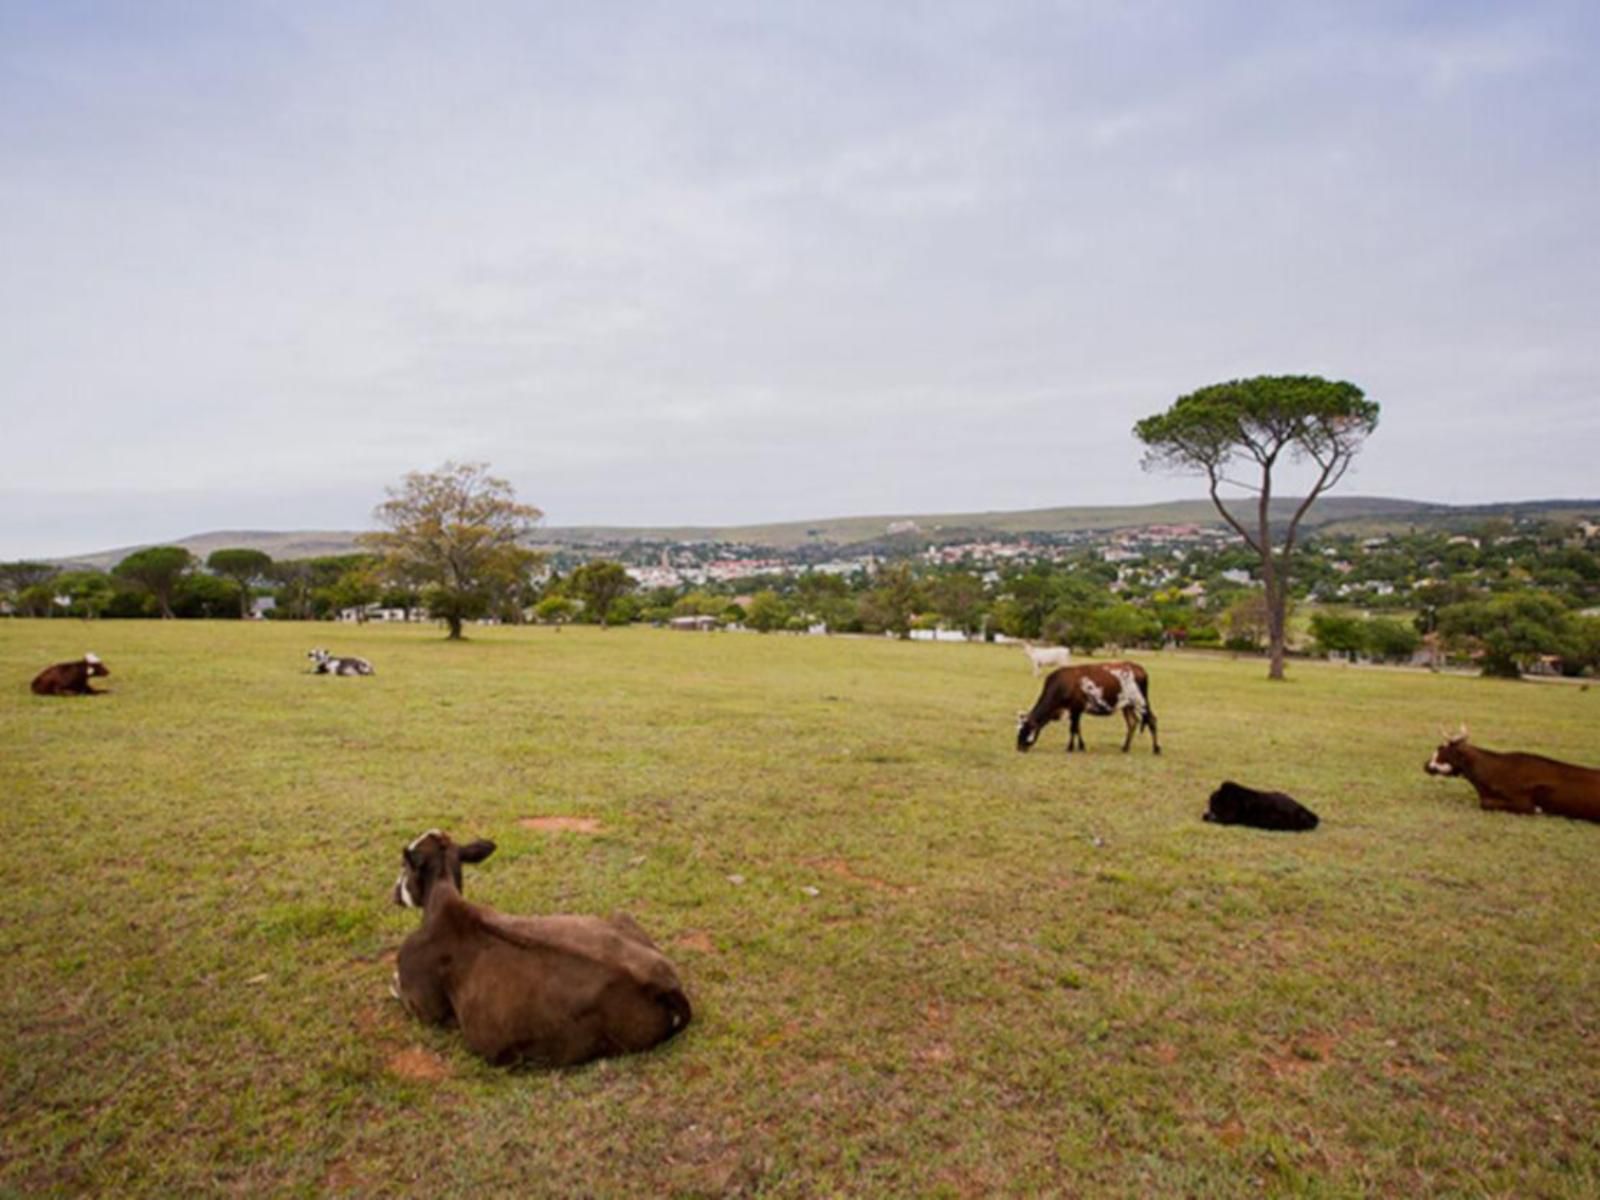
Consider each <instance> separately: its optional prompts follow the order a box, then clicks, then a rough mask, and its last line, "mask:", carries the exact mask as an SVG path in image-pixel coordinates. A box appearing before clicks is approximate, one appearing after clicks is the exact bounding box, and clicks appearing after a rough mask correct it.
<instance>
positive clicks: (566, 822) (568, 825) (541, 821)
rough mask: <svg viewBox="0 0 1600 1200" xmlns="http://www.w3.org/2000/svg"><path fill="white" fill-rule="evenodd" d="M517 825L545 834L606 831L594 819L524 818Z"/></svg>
mask: <svg viewBox="0 0 1600 1200" xmlns="http://www.w3.org/2000/svg"><path fill="white" fill-rule="evenodd" d="M517 824H518V825H521V826H522V827H523V828H524V829H538V830H541V831H542V832H545V833H600V832H602V831H603V830H604V829H605V826H604V825H602V824H600V822H599V821H598V820H597V819H596V818H594V817H523V818H522V819H521V820H520V821H518V822H517Z"/></svg>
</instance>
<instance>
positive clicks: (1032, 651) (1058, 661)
mask: <svg viewBox="0 0 1600 1200" xmlns="http://www.w3.org/2000/svg"><path fill="white" fill-rule="evenodd" d="M1022 652H1023V653H1024V654H1026V655H1027V656H1028V661H1029V662H1031V663H1032V664H1033V674H1034V676H1035V678H1037V677H1038V674H1039V672H1040V671H1042V670H1044V669H1046V668H1049V669H1050V670H1052V671H1053V670H1055V669H1056V668H1057V667H1065V666H1070V665H1071V663H1072V651H1071V650H1068V649H1067V648H1066V647H1065V646H1035V645H1034V644H1033V643H1032V642H1023V643H1022Z"/></svg>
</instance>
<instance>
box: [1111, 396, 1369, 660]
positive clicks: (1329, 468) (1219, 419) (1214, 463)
mask: <svg viewBox="0 0 1600 1200" xmlns="http://www.w3.org/2000/svg"><path fill="white" fill-rule="evenodd" d="M1377 427H1378V405H1377V403H1376V402H1374V401H1371V400H1368V399H1367V398H1366V396H1365V394H1364V393H1363V392H1362V390H1361V389H1360V388H1359V387H1357V386H1356V385H1355V384H1353V383H1346V382H1344V381H1342V380H1328V379H1323V378H1321V377H1319V376H1316V375H1259V376H1256V377H1255V378H1253V379H1235V380H1232V381H1230V382H1227V383H1217V384H1212V385H1210V386H1209V387H1203V388H1200V389H1199V390H1198V391H1194V392H1190V393H1189V394H1188V395H1187V396H1180V397H1179V398H1178V399H1177V400H1176V401H1175V402H1174V403H1173V405H1172V407H1171V408H1169V409H1168V410H1167V411H1166V412H1163V413H1157V414H1156V415H1155V416H1150V417H1146V418H1145V419H1144V420H1142V421H1140V422H1138V423H1137V424H1136V425H1135V426H1134V427H1133V432H1134V436H1136V437H1137V438H1138V439H1139V440H1140V441H1141V442H1143V443H1144V444H1145V447H1146V452H1145V460H1144V465H1145V468H1146V469H1147V470H1150V469H1159V468H1165V469H1171V470H1177V471H1182V472H1188V473H1196V474H1200V475H1204V476H1205V477H1206V481H1207V484H1208V486H1209V489H1210V494H1211V502H1212V503H1213V504H1214V505H1216V508H1217V511H1218V512H1219V513H1220V514H1221V515H1222V517H1223V519H1224V520H1226V521H1227V522H1228V524H1229V525H1231V526H1232V527H1233V528H1234V530H1235V531H1236V532H1237V533H1238V534H1239V536H1240V537H1241V538H1243V539H1244V541H1245V544H1246V545H1247V546H1249V547H1250V548H1251V549H1252V550H1253V551H1255V553H1256V554H1257V555H1259V556H1260V558H1261V582H1262V587H1263V590H1264V593H1265V597H1266V602H1267V618H1268V629H1267V635H1268V642H1269V646H1270V650H1271V654H1272V660H1271V665H1270V667H1269V668H1268V675H1269V677H1270V678H1273V679H1281V678H1283V658H1284V644H1285V634H1286V628H1285V627H1286V620H1285V611H1284V609H1285V604H1286V601H1287V597H1288V576H1289V564H1290V557H1291V555H1292V554H1293V553H1294V545H1295V538H1296V536H1297V535H1298V533H1299V529H1300V522H1301V519H1302V518H1303V517H1304V516H1305V515H1306V512H1307V511H1308V510H1309V509H1310V508H1311V506H1312V504H1314V503H1315V502H1316V500H1317V497H1319V496H1321V495H1322V494H1323V493H1324V492H1326V491H1327V490H1328V489H1329V488H1332V487H1333V486H1334V485H1336V484H1337V483H1338V482H1339V480H1341V479H1342V478H1344V474H1345V472H1346V471H1347V470H1349V468H1350V463H1351V462H1352V461H1353V460H1354V458H1355V456H1356V454H1357V453H1358V452H1359V451H1360V449H1361V446H1362V444H1363V442H1364V441H1365V440H1366V438H1367V436H1368V435H1369V434H1371V433H1372V431H1373V430H1375V429H1376V428H1377ZM1286 459H1287V460H1288V461H1291V462H1300V463H1306V462H1309V464H1310V465H1311V466H1312V468H1313V469H1314V470H1315V472H1316V474H1315V478H1314V480H1313V481H1312V483H1311V486H1310V487H1309V488H1308V489H1307V491H1306V494H1305V495H1304V496H1303V497H1301V498H1300V499H1299V500H1297V501H1295V502H1293V504H1292V507H1291V510H1290V514H1289V518H1288V521H1287V523H1286V524H1285V527H1284V533H1283V539H1282V542H1281V544H1278V543H1276V542H1275V541H1274V537H1273V529H1272V516H1273V512H1272V487H1273V471H1274V470H1275V469H1277V468H1278V467H1279V466H1281V465H1282V464H1283V462H1284V461H1285V460H1286ZM1241 466H1242V467H1243V468H1244V470H1245V472H1247V473H1249V472H1252V471H1253V472H1254V474H1255V478H1254V479H1253V480H1251V479H1238V478H1235V474H1236V473H1237V469H1238V468H1239V467H1241ZM1225 484H1227V485H1231V486H1235V487H1239V488H1243V489H1245V490H1246V491H1251V492H1254V493H1255V494H1256V513H1255V519H1254V521H1253V523H1252V524H1251V525H1249V526H1247V525H1246V524H1245V522H1244V521H1242V520H1241V519H1240V518H1239V516H1238V515H1237V514H1235V513H1234V512H1233V510H1232V509H1230V508H1229V506H1228V505H1227V504H1226V503H1224V502H1223V499H1222V495H1221V488H1222V487H1223V485H1225Z"/></svg>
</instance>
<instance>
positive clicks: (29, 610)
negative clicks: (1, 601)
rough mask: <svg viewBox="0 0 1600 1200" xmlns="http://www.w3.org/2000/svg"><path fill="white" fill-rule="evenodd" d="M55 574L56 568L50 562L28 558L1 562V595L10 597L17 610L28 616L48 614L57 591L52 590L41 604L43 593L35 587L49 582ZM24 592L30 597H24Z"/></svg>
mask: <svg viewBox="0 0 1600 1200" xmlns="http://www.w3.org/2000/svg"><path fill="white" fill-rule="evenodd" d="M55 574H56V568H55V567H54V566H52V565H51V564H49V563H42V562H29V561H27V560H26V559H19V560H18V561H16V562H4V563H0V595H4V596H8V597H10V599H11V602H12V603H13V604H15V605H16V606H17V610H18V611H19V612H22V613H25V614H27V615H28V616H33V617H38V616H45V615H48V613H49V611H50V607H51V606H52V605H53V604H54V603H55V592H54V591H53V590H52V591H50V594H49V596H48V597H44V598H43V604H42V606H41V604H40V600H41V597H42V595H43V594H42V593H40V592H35V591H34V590H33V589H35V588H39V587H42V586H43V585H44V584H47V583H48V582H49V581H50V580H51V579H53V578H55ZM24 593H27V594H28V597H29V598H28V599H26V600H24V599H23V596H24ZM35 609H37V610H38V611H35Z"/></svg>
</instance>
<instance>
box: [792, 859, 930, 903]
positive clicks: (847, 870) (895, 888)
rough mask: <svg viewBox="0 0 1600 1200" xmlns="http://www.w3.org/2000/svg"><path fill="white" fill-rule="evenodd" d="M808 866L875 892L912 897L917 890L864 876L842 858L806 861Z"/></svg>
mask: <svg viewBox="0 0 1600 1200" xmlns="http://www.w3.org/2000/svg"><path fill="white" fill-rule="evenodd" d="M805 865H806V866H808V867H810V868H811V869H812V870H813V871H821V872H822V873H823V874H825V875H832V876H835V877H836V878H839V879H848V880H849V881H850V882H851V883H859V884H863V885H865V886H866V887H869V888H871V889H872V890H873V891H875V892H894V893H896V894H897V895H901V896H905V895H910V894H911V893H912V892H914V891H916V890H917V889H916V888H910V887H902V886H901V885H900V884H897V883H890V882H889V881H888V880H886V879H879V878H877V877H876V876H873V875H863V874H861V873H860V872H858V871H855V870H853V869H852V868H851V866H850V864H849V863H848V862H846V861H845V860H844V859H842V858H813V859H808V860H807V861H806V864H805Z"/></svg>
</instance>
